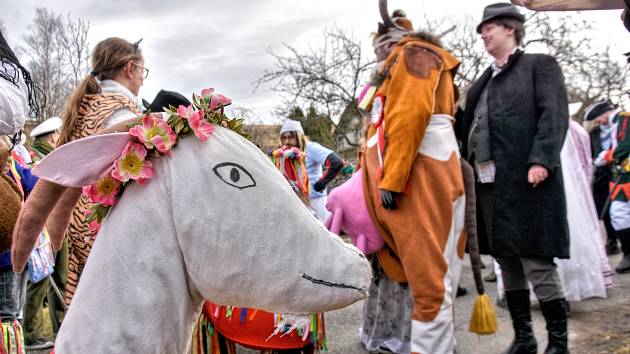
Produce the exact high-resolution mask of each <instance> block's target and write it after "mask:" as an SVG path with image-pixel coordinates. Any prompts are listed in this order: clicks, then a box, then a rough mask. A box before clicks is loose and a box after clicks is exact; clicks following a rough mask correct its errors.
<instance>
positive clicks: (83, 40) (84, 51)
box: [58, 14, 90, 87]
mask: <svg viewBox="0 0 630 354" xmlns="http://www.w3.org/2000/svg"><path fill="white" fill-rule="evenodd" d="M89 31H90V23H89V22H88V21H85V20H82V19H80V18H77V19H76V21H75V20H73V19H72V18H71V17H70V14H68V15H67V17H66V20H65V22H62V23H61V30H60V31H59V39H58V40H59V43H60V44H61V45H62V46H63V49H64V52H65V55H66V58H67V59H68V62H67V64H68V67H69V69H70V72H72V86H73V87H75V86H77V85H78V84H79V82H80V81H81V80H82V79H83V77H84V76H85V75H86V74H87V72H88V70H89V68H90V64H89V60H90V52H89V50H90V46H89V43H88V41H87V35H88V32H89Z"/></svg>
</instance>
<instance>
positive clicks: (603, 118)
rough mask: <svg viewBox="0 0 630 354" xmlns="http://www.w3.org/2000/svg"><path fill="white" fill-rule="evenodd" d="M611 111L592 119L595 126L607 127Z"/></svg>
mask: <svg viewBox="0 0 630 354" xmlns="http://www.w3.org/2000/svg"><path fill="white" fill-rule="evenodd" d="M612 112H613V111H608V112H604V113H602V114H600V115H599V116H598V117H597V118H595V119H594V121H595V124H597V125H608V124H609V123H610V121H609V119H610V115H611V114H612Z"/></svg>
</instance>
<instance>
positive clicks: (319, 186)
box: [313, 181, 326, 192]
mask: <svg viewBox="0 0 630 354" xmlns="http://www.w3.org/2000/svg"><path fill="white" fill-rule="evenodd" d="M313 188H315V191H316V192H321V191H323V190H324V189H326V183H325V182H323V181H317V182H315V184H314V185H313Z"/></svg>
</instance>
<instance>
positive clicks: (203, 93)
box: [201, 87, 214, 97]
mask: <svg viewBox="0 0 630 354" xmlns="http://www.w3.org/2000/svg"><path fill="white" fill-rule="evenodd" d="M213 93H214V89H213V88H212V87H209V88H205V89H203V90H201V97H207V96H210V95H212V94H213Z"/></svg>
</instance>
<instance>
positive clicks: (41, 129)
mask: <svg viewBox="0 0 630 354" xmlns="http://www.w3.org/2000/svg"><path fill="white" fill-rule="evenodd" d="M59 128H61V118H59V117H50V118H48V119H46V120H45V121H43V122H42V123H40V124H39V125H38V126H36V127H35V128H33V130H31V138H36V137H38V136H40V135H44V134H48V133H52V132H54V131H55V130H58V129H59Z"/></svg>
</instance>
